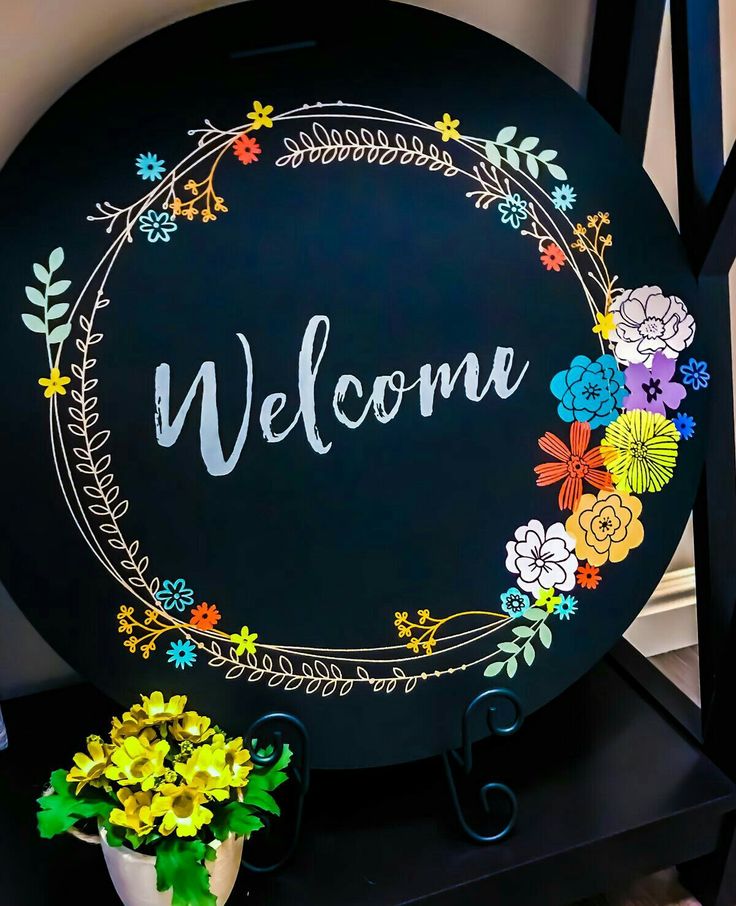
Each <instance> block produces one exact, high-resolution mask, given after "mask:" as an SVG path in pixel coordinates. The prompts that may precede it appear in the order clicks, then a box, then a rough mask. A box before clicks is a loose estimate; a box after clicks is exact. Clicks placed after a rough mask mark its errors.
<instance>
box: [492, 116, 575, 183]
mask: <svg viewBox="0 0 736 906" xmlns="http://www.w3.org/2000/svg"><path fill="white" fill-rule="evenodd" d="M517 131H518V130H517V128H516V126H504V127H503V129H501V130H500V131H499V133H498V135H497V136H496V138H495V141H488V142H486V157H487V158H488V160H489V161H490V162H491V163H492V164H493V165H494V166H495V167H500V166H501V164H502V163H503V161H504V159H505V160H506V162H507V163H508V164H509V165H510V166H512V167H513V168H514V170H520V169H521V163H522V159H523V161H524V164H525V165H526V168H527V170H528V171H529V175H530V176H532V177H533V178H534V179H536V178H537V177H538V176H539V167H540V164H541V166H542V167H546V168H547V170H548V171H549V175H550V176H551V177H552V178H553V179H567V173H566V172H565V170H564V169H563V168H562V167H561V166H560V165H559V164H553V163H552V161H553V160H554V159H555V158H556V157H557V152H556V151H553V150H552V149H551V148H547V149H544V150H542V151H536V152H535V149H536V147H537V145H538V144H539V139H538V138H537V137H536V135H530V136H529V137H528V138H522V139H521V141H520V142H518V144H516V145H512V144H511V142H512V140H513V139H514V138H515V137H516V133H517Z"/></svg>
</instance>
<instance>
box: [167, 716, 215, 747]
mask: <svg viewBox="0 0 736 906" xmlns="http://www.w3.org/2000/svg"><path fill="white" fill-rule="evenodd" d="M211 723H212V721H211V720H210V718H209V717H202V715H201V714H197V712H196V711H185V712H184V713H183V714H182V715H181V716H180V717H177V718H176V720H173V721H172V722H171V725H170V726H169V733H170V734H171V735H172V736H173V737H174V739H175V740H176V741H177V742H183V741H184V740H185V739H188V740H189V741H190V742H204V741H205V740H206V739H209V738H210V736H212V734H213V733H214V732H215V731H214V730H213V729H212V728H211V727H210V724H211Z"/></svg>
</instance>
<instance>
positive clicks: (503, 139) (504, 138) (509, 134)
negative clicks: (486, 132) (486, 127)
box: [496, 126, 516, 145]
mask: <svg viewBox="0 0 736 906" xmlns="http://www.w3.org/2000/svg"><path fill="white" fill-rule="evenodd" d="M515 135H516V126H504V127H503V129H502V130H501V131H500V132H499V133H498V135H497V136H496V141H497V142H498V143H499V145H505V144H506V143H507V142H510V141H511V139H512V138H513V137H514V136H515Z"/></svg>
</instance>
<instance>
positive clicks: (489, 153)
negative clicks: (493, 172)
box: [486, 142, 501, 167]
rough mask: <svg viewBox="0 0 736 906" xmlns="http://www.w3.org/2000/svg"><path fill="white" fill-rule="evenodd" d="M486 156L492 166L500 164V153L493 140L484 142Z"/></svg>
mask: <svg viewBox="0 0 736 906" xmlns="http://www.w3.org/2000/svg"><path fill="white" fill-rule="evenodd" d="M486 157H487V158H488V160H489V161H490V162H491V163H492V164H493V166H494V167H500V166H501V154H500V153H499V150H498V148H497V147H496V146H495V145H494V144H493V142H486Z"/></svg>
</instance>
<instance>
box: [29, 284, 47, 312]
mask: <svg viewBox="0 0 736 906" xmlns="http://www.w3.org/2000/svg"><path fill="white" fill-rule="evenodd" d="M26 296H27V298H28V301H29V302H33V304H34V305H40V306H41V308H43V307H44V306H45V305H46V299H45V298H44V295H43V293H42V292H41V291H40V290H37V289H36V287H35V286H27V287H26Z"/></svg>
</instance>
